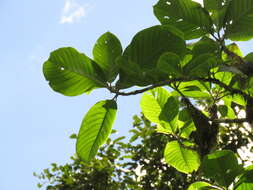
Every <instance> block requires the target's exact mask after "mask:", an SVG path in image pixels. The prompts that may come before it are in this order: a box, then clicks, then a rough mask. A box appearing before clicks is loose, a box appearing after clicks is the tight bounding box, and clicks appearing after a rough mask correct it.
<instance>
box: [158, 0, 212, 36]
mask: <svg viewBox="0 0 253 190" xmlns="http://www.w3.org/2000/svg"><path fill="white" fill-rule="evenodd" d="M154 13H155V16H156V17H157V18H158V19H159V21H160V22H161V23H162V24H171V25H173V26H175V27H177V28H179V29H180V30H182V31H183V32H184V34H185V39H186V40H190V39H194V38H199V37H201V36H203V35H204V34H205V33H207V32H211V31H212V20H211V17H210V16H209V14H208V12H207V11H206V10H205V9H204V8H202V7H201V5H200V4H199V3H196V2H193V1H191V0H177V1H174V0H160V1H159V2H158V3H157V4H156V5H155V6H154Z"/></svg>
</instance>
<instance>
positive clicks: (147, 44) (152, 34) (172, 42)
mask: <svg viewBox="0 0 253 190" xmlns="http://www.w3.org/2000/svg"><path fill="white" fill-rule="evenodd" d="M165 52H171V53H175V54H177V55H178V56H180V57H183V56H184V55H185V53H186V44H185V41H184V40H183V37H182V33H181V31H179V30H178V29H176V28H174V27H172V26H153V27H151V28H147V29H144V30H142V31H140V32H139V33H137V34H136V35H135V36H134V38H133V40H132V41H131V43H130V45H129V46H128V47H127V48H126V49H125V51H124V53H123V57H121V58H120V59H119V60H118V61H119V62H120V68H121V70H120V79H119V81H118V82H117V84H116V86H117V88H118V89H124V88H129V87H131V86H134V85H137V86H146V85H149V84H152V83H154V82H158V81H161V80H164V76H167V75H164V73H161V72H160V71H159V70H158V69H157V68H156V67H157V62H158V60H159V58H160V56H161V55H162V54H164V53H165ZM129 66H130V67H131V68H127V67H129Z"/></svg>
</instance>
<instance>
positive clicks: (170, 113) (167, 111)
mask: <svg viewBox="0 0 253 190" xmlns="http://www.w3.org/2000/svg"><path fill="white" fill-rule="evenodd" d="M178 113H179V102H178V100H177V99H176V98H175V97H173V96H170V97H169V98H168V99H167V101H166V103H165V104H164V106H163V108H162V111H161V113H160V115H159V120H160V124H161V126H162V127H163V128H165V129H167V130H169V132H172V133H174V132H175V131H176V129H177V121H178Z"/></svg>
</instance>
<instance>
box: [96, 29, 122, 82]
mask: <svg viewBox="0 0 253 190" xmlns="http://www.w3.org/2000/svg"><path fill="white" fill-rule="evenodd" d="M121 54H122V47H121V43H120V41H119V39H118V38H117V37H116V36H115V35H114V34H112V33H110V32H106V33H105V34H103V35H102V36H101V37H100V38H99V39H98V40H97V42H96V44H95V46H94V48H93V57H94V61H95V62H96V63H97V64H98V65H99V66H100V67H101V68H102V70H103V72H104V74H105V76H106V79H107V80H108V81H109V82H112V81H113V80H114V79H115V78H116V76H117V74H118V69H119V68H118V65H117V62H116V58H117V57H119V56H120V55H121Z"/></svg>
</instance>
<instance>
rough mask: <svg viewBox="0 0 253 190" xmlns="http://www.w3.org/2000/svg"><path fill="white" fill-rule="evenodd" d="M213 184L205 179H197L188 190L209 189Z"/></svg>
mask: <svg viewBox="0 0 253 190" xmlns="http://www.w3.org/2000/svg"><path fill="white" fill-rule="evenodd" d="M211 186H212V185H211V184H209V183H207V182H204V181H197V182H194V183H192V184H191V185H190V186H189V187H188V189H187V190H204V189H207V187H211Z"/></svg>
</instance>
